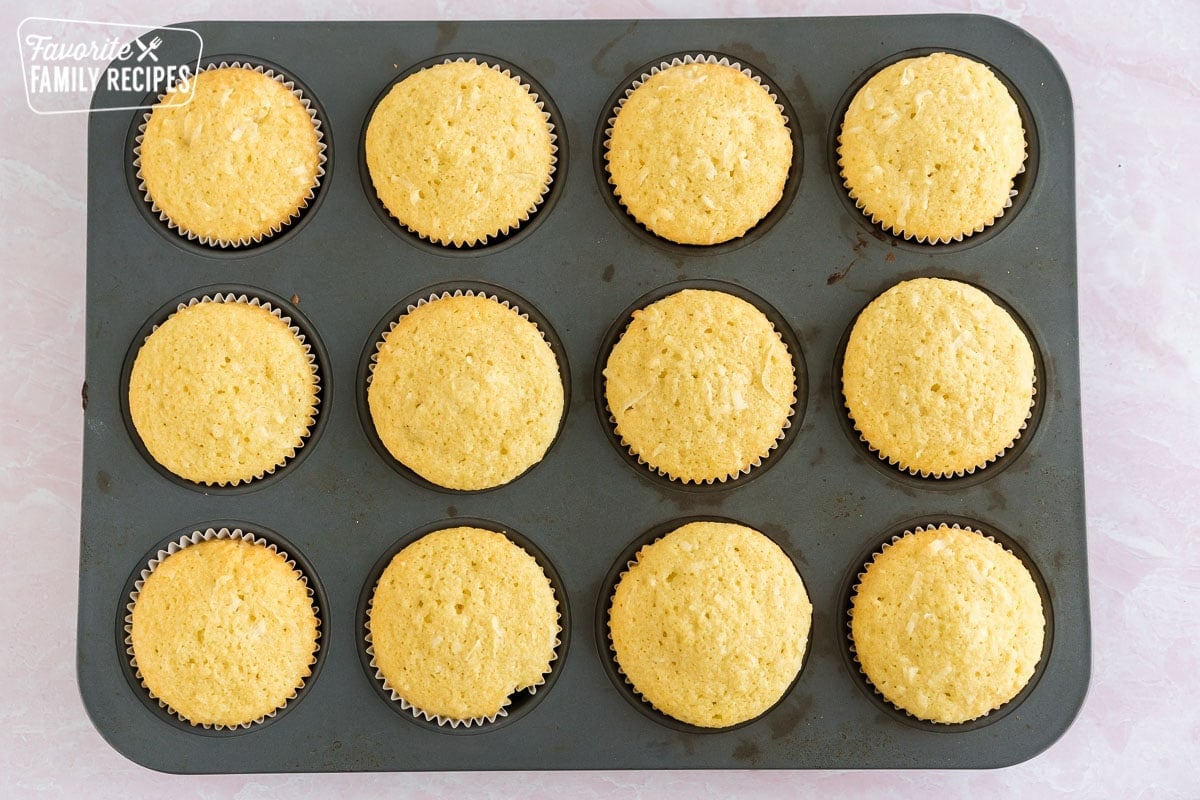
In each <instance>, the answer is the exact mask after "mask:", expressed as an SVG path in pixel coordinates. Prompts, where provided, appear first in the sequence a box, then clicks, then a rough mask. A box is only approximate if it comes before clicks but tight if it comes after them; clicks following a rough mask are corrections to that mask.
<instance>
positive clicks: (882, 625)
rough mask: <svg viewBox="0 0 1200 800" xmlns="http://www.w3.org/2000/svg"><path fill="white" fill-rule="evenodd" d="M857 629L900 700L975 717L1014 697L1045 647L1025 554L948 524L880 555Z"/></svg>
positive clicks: (872, 664) (855, 605) (890, 695)
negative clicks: (1025, 563) (1016, 552)
mask: <svg viewBox="0 0 1200 800" xmlns="http://www.w3.org/2000/svg"><path fill="white" fill-rule="evenodd" d="M850 613H851V634H852V636H853V639H854V649H855V653H856V657H857V659H858V662H859V664H860V665H861V666H862V669H863V672H864V673H865V674H866V676H867V678H868V679H869V680H870V681H871V683H872V685H874V686H875V688H876V689H878V690H879V691H880V693H881V694H882V695H883V696H884V697H885V698H886V699H887V700H888V701H890V702H891V703H893V704H894V705H896V706H898V707H899V708H901V709H903V710H905V711H907V712H908V713H910V714H912V715H913V716H915V717H919V718H921V719H926V720H932V721H934V722H944V723H957V722H966V721H968V720H971V719H975V718H976V717H979V716H982V715H983V714H987V713H988V712H990V711H992V710H994V709H997V708H999V707H1000V706H1002V705H1004V704H1005V703H1007V702H1008V701H1009V700H1011V699H1012V698H1013V697H1016V695H1017V694H1018V693H1019V692H1020V691H1021V689H1023V688H1024V687H1025V685H1026V684H1027V683H1028V682H1029V680H1030V678H1031V677H1032V676H1033V673H1034V670H1035V668H1036V667H1037V664H1038V661H1040V660H1041V656H1042V642H1043V637H1044V635H1045V624H1046V622H1045V617H1044V615H1043V612H1042V600H1041V595H1040V594H1039V593H1038V589H1037V585H1036V584H1035V583H1034V581H1033V577H1032V576H1031V575H1030V574H1029V570H1028V569H1026V567H1025V565H1024V564H1022V563H1021V560H1020V559H1018V558H1017V557H1016V556H1014V555H1013V554H1012V553H1010V552H1008V551H1007V550H1005V549H1004V548H1003V547H1001V546H1000V545H999V544H997V543H996V542H994V541H992V540H990V539H988V538H986V537H984V536H983V535H982V534H979V533H976V532H974V531H969V530H962V529H960V528H958V527H949V526H947V525H940V526H938V527H937V528H930V529H928V530H924V531H921V530H918V531H917V532H916V533H908V534H906V535H904V536H903V537H901V538H900V539H898V540H897V541H895V542H894V543H892V544H891V545H889V546H886V547H884V549H883V550H882V551H881V552H880V553H877V554H876V555H875V558H874V560H873V561H872V562H871V563H870V564H868V565H867V567H866V571H865V573H864V574H863V575H862V576H861V578H860V580H859V586H858V588H857V590H856V591H855V594H854V598H853V600H852V608H851V612H850Z"/></svg>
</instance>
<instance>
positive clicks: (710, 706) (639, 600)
mask: <svg viewBox="0 0 1200 800" xmlns="http://www.w3.org/2000/svg"><path fill="white" fill-rule="evenodd" d="M811 619H812V606H811V604H810V603H809V600H808V594H807V592H805V590H804V583H803V581H802V580H801V579H800V575H799V574H798V573H797V572H796V567H795V566H794V565H793V564H792V562H791V560H790V559H789V558H788V557H787V555H786V554H785V553H784V552H783V551H782V550H781V549H779V546H778V545H777V544H775V543H774V542H772V541H771V540H770V539H768V538H767V537H766V536H763V535H762V534H761V533H759V532H758V531H755V530H752V529H751V528H747V527H745V526H743V525H737V524H733V523H722V522H692V523H688V524H686V525H684V526H682V527H680V528H677V529H676V530H674V531H672V532H671V533H669V534H667V535H666V536H664V537H662V538H661V539H659V540H658V541H656V542H654V543H653V544H648V545H646V546H645V547H643V548H642V549H641V550H639V551H638V553H637V556H636V557H635V560H634V561H633V562H632V563H631V564H630V565H629V570H628V571H627V572H625V573H623V574H622V575H621V579H620V581H619V582H618V583H617V588H616V591H615V592H614V593H613V596H612V604H611V606H610V608H609V612H608V632H609V638H610V639H611V640H612V649H613V653H614V655H615V658H616V661H617V664H618V665H619V667H620V669H621V672H622V674H624V676H625V678H626V680H627V681H628V682H629V683H630V684H631V685H632V686H633V689H634V691H635V692H637V694H639V695H640V696H641V697H642V698H643V699H644V700H645V701H647V702H648V703H650V704H651V705H652V706H654V708H656V709H658V710H659V711H661V712H662V713H664V714H667V715H669V716H671V717H674V718H675V719H677V720H680V721H682V722H686V723H688V724H690V725H697V726H700V727H704V728H724V727H728V726H731V725H737V724H738V723H740V722H745V721H746V720H750V719H754V718H755V717H757V716H759V715H761V714H762V713H764V712H765V711H767V710H768V709H769V708H771V706H773V705H775V703H777V702H778V701H779V699H780V698H782V697H783V695H784V693H786V692H787V690H788V687H790V686H791V685H792V682H793V681H794V680H795V678H796V675H797V674H798V673H799V672H800V665H801V663H802V661H803V659H804V651H805V648H806V647H807V644H808V632H809V626H810V623H811Z"/></svg>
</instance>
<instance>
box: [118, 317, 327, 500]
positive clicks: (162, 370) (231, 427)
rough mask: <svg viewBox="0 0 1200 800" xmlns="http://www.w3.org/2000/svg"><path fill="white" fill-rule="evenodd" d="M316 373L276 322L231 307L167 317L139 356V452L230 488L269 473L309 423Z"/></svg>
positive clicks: (134, 398) (134, 401)
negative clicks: (232, 485) (229, 485)
mask: <svg viewBox="0 0 1200 800" xmlns="http://www.w3.org/2000/svg"><path fill="white" fill-rule="evenodd" d="M316 403H317V377H316V367H315V365H314V363H313V360H312V358H311V357H310V355H309V352H308V348H307V346H306V345H305V343H304V342H302V341H301V340H300V338H299V337H298V336H297V334H296V333H295V332H293V331H292V329H291V328H289V327H288V324H287V323H286V322H284V321H283V320H282V319H281V318H280V317H278V316H276V315H275V314H274V313H272V312H271V311H268V310H267V309H266V308H263V307H262V306H260V305H255V304H252V303H249V302H239V301H234V300H232V299H227V300H222V301H219V302H218V301H205V302H197V303H195V304H194V305H191V306H187V307H185V308H183V309H181V310H179V311H177V312H176V313H175V314H173V315H172V316H171V317H170V318H169V319H167V321H166V322H164V323H163V324H162V325H159V326H158V328H157V329H155V331H154V332H153V333H152V334H150V336H149V337H148V338H147V339H146V341H145V342H144V343H143V344H142V346H141V348H140V349H139V350H138V354H137V357H136V359H135V360H134V363H133V371H132V373H131V375H130V379H129V413H130V416H131V417H132V419H133V424H134V427H135V428H136V429H137V432H138V436H139V437H140V438H141V440H142V443H143V444H144V445H145V446H146V450H147V451H149V453H150V455H151V456H152V457H153V458H154V460H155V461H157V462H158V463H159V464H162V465H163V466H164V467H166V468H167V469H168V470H170V471H171V472H173V473H175V474H176V475H179V476H180V477H182V478H185V479H187V480H190V481H195V482H197V483H207V484H220V485H225V484H234V485H236V484H238V483H242V482H246V481H250V480H253V479H254V478H259V477H262V476H263V475H264V474H266V473H268V472H273V471H274V470H275V469H276V468H277V467H279V466H282V465H283V464H284V463H286V461H287V460H288V459H289V458H291V457H292V456H293V455H295V452H296V450H297V449H298V448H299V447H301V446H302V445H303V442H304V438H305V437H306V436H307V435H308V432H309V429H310V427H311V426H312V424H313V419H314V417H315V415H316Z"/></svg>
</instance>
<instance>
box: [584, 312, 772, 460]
mask: <svg viewBox="0 0 1200 800" xmlns="http://www.w3.org/2000/svg"><path fill="white" fill-rule="evenodd" d="M604 387H605V398H606V400H607V403H608V409H609V412H610V413H611V414H612V416H613V419H614V420H615V422H616V432H617V435H618V436H620V438H621V441H622V442H624V443H625V445H626V446H627V447H628V448H629V449H630V450H631V451H632V452H633V453H634V454H635V455H637V457H638V458H639V459H640V460H642V461H643V462H645V463H646V464H648V465H650V466H651V467H652V468H654V469H656V470H658V471H659V472H660V473H663V474H666V475H669V476H670V477H672V478H674V479H676V480H681V481H692V482H697V483H698V482H701V481H705V482H708V483H711V482H713V481H714V480H721V481H723V480H726V479H728V478H731V477H735V476H737V475H738V474H740V473H742V472H747V471H749V469H750V468H751V467H752V466H754V465H755V464H757V463H759V462H760V461H761V459H762V458H764V457H765V456H766V455H767V453H768V452H769V451H770V450H771V449H772V448H773V447H775V445H776V442H777V441H778V440H779V438H780V437H781V436H782V435H783V432H784V429H785V428H786V426H787V420H788V417H789V416H790V415H791V413H792V404H793V403H794V402H795V399H796V373H795V368H794V366H793V364H792V357H791V354H790V353H789V352H788V348H787V345H785V344H784V343H783V340H782V339H781V338H780V336H779V333H778V332H777V331H776V330H775V328H774V326H772V324H771V322H770V320H768V319H767V317H766V316H765V315H764V314H763V313H762V312H761V311H759V310H758V309H757V308H756V307H755V306H754V305H752V304H751V303H749V302H747V301H745V300H743V299H741V298H740V297H736V296H734V295H731V294H728V293H726V292H719V291H711V290H707V289H684V290H682V291H680V292H676V293H675V294H672V295H670V296H668V297H665V298H663V299H662V300H658V301H656V302H654V303H651V304H650V305H648V306H646V307H645V308H643V309H639V310H637V311H635V312H633V321H632V322H630V324H629V327H628V328H627V329H626V330H625V332H624V333H623V334H622V335H621V338H620V340H619V341H618V342H617V344H616V345H615V346H614V347H613V350H612V353H611V354H609V357H608V361H607V363H606V365H605V368H604Z"/></svg>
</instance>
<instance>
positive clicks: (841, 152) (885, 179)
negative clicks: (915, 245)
mask: <svg viewBox="0 0 1200 800" xmlns="http://www.w3.org/2000/svg"><path fill="white" fill-rule="evenodd" d="M1024 162H1025V130H1024V128H1023V127H1022V123H1021V114H1020V112H1019V111H1018V109H1017V104H1016V101H1014V100H1013V98H1012V95H1011V94H1009V92H1008V89H1007V88H1005V86H1004V84H1003V83H1001V82H1000V80H999V79H998V78H997V77H996V76H995V75H994V74H993V73H992V71H991V70H990V69H988V68H987V67H986V66H985V65H983V64H980V63H978V62H976V61H972V60H971V59H969V58H964V57H963V56H958V55H953V54H951V53H934V54H932V55H928V56H921V57H919V58H906V59H904V60H902V61H898V62H896V63H895V64H891V65H890V66H887V67H885V68H884V69H882V70H880V71H879V72H878V73H876V74H875V75H873V76H872V77H871V78H870V80H868V81H867V83H866V84H865V85H864V86H863V87H862V88H861V89H859V91H858V93H857V94H856V95H855V96H854V99H853V100H851V101H850V106H849V108H847V109H846V115H845V117H844V119H843V120H842V127H841V131H840V133H839V135H838V166H840V167H841V174H842V178H843V180H844V181H845V184H846V188H847V189H848V190H849V192H850V196H851V197H852V198H853V199H854V201H855V203H856V204H857V205H858V207H859V208H861V209H862V210H863V213H865V214H866V215H867V216H869V217H871V219H872V221H874V222H876V223H878V224H880V225H882V226H883V227H884V228H885V229H887V230H890V231H892V232H893V233H895V234H897V235H899V236H903V237H905V238H909V239H916V240H917V241H920V242H930V243H937V242H941V243H945V242H950V241H960V240H961V239H962V238H963V237H964V236H969V235H971V234H972V233H978V232H979V231H982V230H983V229H984V228H985V227H987V226H988V225H991V224H992V223H993V222H994V221H995V220H996V218H997V217H999V216H1000V215H1001V214H1003V213H1004V209H1006V208H1007V207H1008V206H1009V205H1010V204H1011V202H1012V201H1011V198H1012V195H1013V194H1014V192H1013V179H1014V178H1015V177H1016V175H1017V174H1018V173H1020V172H1021V171H1023V169H1024Z"/></svg>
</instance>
